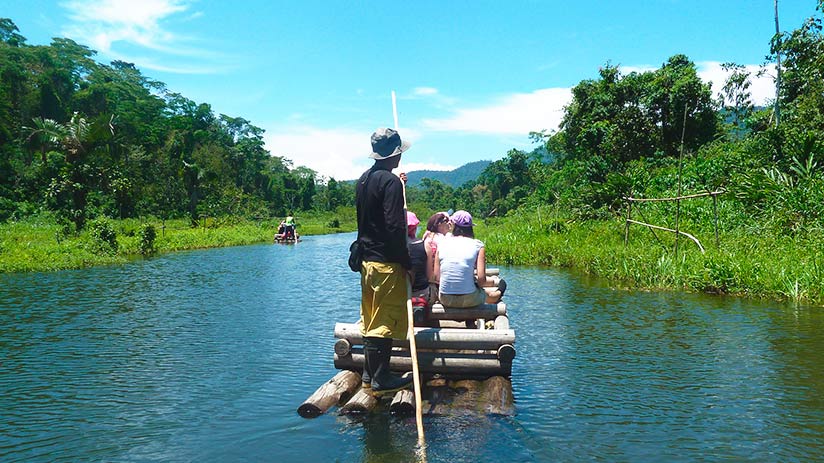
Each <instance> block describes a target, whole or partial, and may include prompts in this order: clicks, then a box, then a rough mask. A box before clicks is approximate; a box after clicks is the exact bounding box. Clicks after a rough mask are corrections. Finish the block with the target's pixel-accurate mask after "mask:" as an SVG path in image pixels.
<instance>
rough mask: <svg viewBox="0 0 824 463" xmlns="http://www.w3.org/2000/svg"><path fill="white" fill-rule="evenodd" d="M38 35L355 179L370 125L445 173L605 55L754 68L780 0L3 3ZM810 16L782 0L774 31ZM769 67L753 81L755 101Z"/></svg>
mask: <svg viewBox="0 0 824 463" xmlns="http://www.w3.org/2000/svg"><path fill="white" fill-rule="evenodd" d="M0 6H2V8H0V16H6V17H10V18H11V19H12V20H13V21H14V22H15V23H16V24H17V25H18V27H19V28H20V32H21V34H22V35H23V36H25V37H26V38H27V39H28V41H29V43H30V44H47V43H49V41H50V38H51V37H56V36H62V37H69V38H71V39H74V40H75V41H77V42H79V43H82V44H85V45H88V46H90V47H91V48H93V49H95V50H97V51H98V55H97V58H98V60H99V61H102V62H109V61H111V60H113V59H121V60H124V61H129V62H133V63H135V64H136V65H137V66H138V67H139V68H140V69H141V70H142V71H143V73H144V74H145V75H147V76H149V77H151V78H153V79H156V80H159V81H162V82H165V83H166V84H167V87H168V88H169V89H170V90H172V91H175V92H178V93H181V94H183V95H185V96H186V97H188V98H190V99H192V100H195V101H196V102H198V103H200V102H205V103H209V104H211V105H212V108H213V110H214V111H215V112H217V113H223V114H228V115H230V116H241V117H244V118H246V119H248V120H250V121H251V122H252V123H253V124H254V125H257V126H259V127H262V128H264V129H266V135H265V138H266V143H267V147H268V148H269V150H270V151H271V152H272V154H275V155H279V156H285V157H287V158H289V159H292V160H293V161H294V163H295V165H304V166H307V167H310V168H312V169H314V170H316V171H318V172H319V173H320V174H321V175H324V176H327V177H328V176H332V177H335V178H336V179H339V180H340V179H351V178H355V177H357V176H358V175H359V174H360V172H362V171H363V170H364V169H366V168H367V167H368V166H369V165H370V164H371V161H370V160H369V159H368V158H367V155H368V153H369V152H370V151H371V149H370V145H369V135H370V134H371V133H372V131H373V130H374V129H375V128H377V127H380V126H392V125H393V117H392V100H391V91H392V90H394V91H395V92H396V93H397V97H398V113H399V125H400V133H401V136H402V137H404V138H406V139H409V140H410V141H411V142H412V144H413V147H412V148H411V149H410V150H409V151H408V153H407V154H405V155H404V159H403V165H402V170H415V169H420V168H435V169H451V168H454V167H458V166H460V165H463V164H465V163H467V162H471V161H476V160H479V159H488V160H494V159H499V158H501V157H503V156H504V155H505V154H506V152H507V151H508V150H509V149H512V148H519V149H531V148H532V147H533V145H531V143H530V141H529V138H528V133H529V132H530V131H532V130H536V131H538V130H542V129H546V130H552V129H555V128H557V125H558V122H559V121H560V118H561V116H562V108H563V105H564V104H566V103H567V102H568V101H569V89H570V88H571V87H573V86H574V85H576V84H577V83H578V82H579V81H581V80H583V79H589V78H595V77H597V72H598V68H599V66H602V65H603V64H604V63H606V62H607V61H610V62H612V63H613V64H618V65H620V66H621V68H622V69H623V70H624V71H625V72H629V71H631V70H646V69H654V68H656V67H658V66H660V65H661V63H663V62H664V61H665V60H666V59H667V58H668V57H669V56H671V55H673V54H676V53H684V54H686V55H687V56H688V57H689V58H690V59H691V60H693V61H694V62H695V63H696V64H697V65H698V68H699V71H700V73H701V75H702V77H704V78H705V79H707V80H711V81H713V82H716V83H715V85H714V86H713V88H714V89H715V90H717V89H719V88H720V86H721V85H722V82H723V77H724V76H723V71H722V70H721V68H720V64H721V63H724V62H730V61H731V62H736V63H739V64H744V65H748V66H750V67H751V68H752V69H756V68H757V67H758V66H759V65H760V64H762V62H763V61H764V57H765V55H766V54H767V53H768V51H769V47H768V44H769V39H770V37H771V35H772V34H773V32H774V29H775V25H774V19H773V0H715V1H705V0H657V1H656V0H625V1H607V0H603V1H595V0H577V1H563V2H561V1H550V0H546V1H496V2H491V1H471V2H470V1H425V0H419V1H413V2H390V1H383V2H368V1H362V2H343V1H332V0H328V1H300V2H285V1H283V2H281V1H263V0H261V1H257V0H256V1H243V0H239V1H235V2H227V1H206V0H94V1H88V0H58V1H47V0H0ZM814 13H815V1H814V0H780V1H779V16H780V20H781V28H782V30H790V29H794V28H797V27H798V26H800V25H801V23H802V22H803V20H804V19H805V18H807V17H809V16H812V15H813V14H814ZM771 86H772V81H771V78H769V77H766V78H763V79H760V80H758V81H756V82H754V85H753V94H754V99H755V100H756V102H758V103H762V104H763V103H765V102H766V101H767V100H768V99H769V98H770V95H771V93H772V92H773V90H772V88H771Z"/></svg>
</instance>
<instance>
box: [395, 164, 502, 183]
mask: <svg viewBox="0 0 824 463" xmlns="http://www.w3.org/2000/svg"><path fill="white" fill-rule="evenodd" d="M491 163H492V161H475V162H470V163H469V164H464V165H462V166H461V167H458V168H457V169H455V170H414V171H412V172H407V173H406V175H407V177H408V180H407V181H408V182H409V185H411V186H417V185H420V183H421V180H422V179H424V178H428V179H431V180H437V181H439V182H441V183H444V184H446V185H450V186H452V187H453V188H456V187H459V186H461V185H463V184H464V183H466V182H468V181H470V180H475V179H477V178H478V176H479V175H481V172H483V170H484V169H486V166H488V165H489V164H491Z"/></svg>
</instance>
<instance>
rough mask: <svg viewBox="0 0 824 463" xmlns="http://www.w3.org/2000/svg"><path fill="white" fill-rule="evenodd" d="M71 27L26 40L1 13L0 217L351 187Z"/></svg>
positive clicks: (299, 201)
mask: <svg viewBox="0 0 824 463" xmlns="http://www.w3.org/2000/svg"><path fill="white" fill-rule="evenodd" d="M94 56H95V51H93V50H91V49H89V48H87V47H85V46H83V45H80V44H78V43H76V42H74V41H72V40H70V39H65V38H55V39H53V41H52V42H51V44H49V45H47V46H39V45H29V44H27V43H26V39H25V37H23V36H22V35H20V33H19V30H18V28H17V26H16V25H15V24H14V23H13V22H12V21H11V20H10V19H6V18H0V221H5V220H8V219H10V218H11V219H20V218H24V217H27V216H31V215H36V214H38V213H41V212H44V211H45V212H48V213H51V214H53V215H54V216H56V217H57V219H58V221H59V222H60V223H62V224H63V226H64V228H65V229H66V230H68V231H69V232H71V233H78V232H79V231H81V230H82V229H83V228H84V227H85V226H86V222H87V220H89V219H94V218H96V217H103V216H105V217H110V218H117V219H126V218H133V217H146V216H155V217H160V218H180V217H186V218H188V219H189V220H190V221H191V223H192V225H195V224H197V223H198V222H199V221H200V220H201V219H202V218H203V217H206V216H208V217H216V216H228V215H237V216H245V217H269V216H271V215H284V214H286V213H289V212H294V211H303V210H309V209H313V208H318V209H321V210H334V208H335V207H337V206H338V205H340V204H346V203H349V202H351V196H352V195H351V191H349V190H351V188H349V187H348V186H347V185H346V184H340V183H338V182H336V181H334V179H330V180H328V181H325V182H322V181H321V179H319V178H318V175H317V174H316V172H314V171H312V170H310V169H307V168H305V167H294V166H293V165H292V163H291V161H290V160H288V159H286V158H285V157H280V156H271V155H270V153H269V152H268V151H267V150H266V149H265V148H264V144H263V130H262V129H261V128H259V127H256V126H254V125H252V123H251V122H250V121H248V120H246V119H244V118H242V117H232V116H227V115H223V114H215V113H214V111H212V108H211V107H210V106H209V105H208V104H206V103H196V102H194V101H192V100H189V99H188V98H186V97H184V96H183V95H180V94H178V93H175V92H172V91H170V90H169V89H167V88H166V86H165V85H164V84H163V83H162V82H158V81H155V80H152V79H150V78H148V77H146V76H144V75H143V74H142V73H141V72H140V70H139V69H137V68H136V67H135V66H134V65H133V64H131V63H126V62H123V61H113V62H111V63H110V64H100V63H97V62H96V61H95V60H94Z"/></svg>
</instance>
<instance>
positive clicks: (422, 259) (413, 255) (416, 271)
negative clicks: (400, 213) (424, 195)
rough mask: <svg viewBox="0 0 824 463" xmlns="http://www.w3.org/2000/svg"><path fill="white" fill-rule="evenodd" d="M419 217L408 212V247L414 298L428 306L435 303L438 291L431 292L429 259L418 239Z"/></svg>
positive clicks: (421, 241)
mask: <svg viewBox="0 0 824 463" xmlns="http://www.w3.org/2000/svg"><path fill="white" fill-rule="evenodd" d="M418 224H420V221H419V220H418V216H417V215H415V213H414V212H411V211H406V226H407V237H406V247H407V248H408V249H409V259H410V260H411V262H412V297H413V298H415V297H420V298H423V299H424V300H425V301H426V305H427V306H431V305H432V303H434V302H435V297H436V296H437V291H435V292H433V291H431V290H430V287H429V286H430V285H429V273H431V272H427V264H428V263H429V259H428V257H427V252H426V250H425V249H424V242H423V240H422V239H420V238H418V237H417V234H418Z"/></svg>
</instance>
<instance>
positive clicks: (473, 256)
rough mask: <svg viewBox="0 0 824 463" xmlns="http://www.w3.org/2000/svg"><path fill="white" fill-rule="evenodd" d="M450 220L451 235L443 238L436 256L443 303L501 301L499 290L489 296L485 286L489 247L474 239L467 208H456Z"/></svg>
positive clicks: (465, 303)
mask: <svg viewBox="0 0 824 463" xmlns="http://www.w3.org/2000/svg"><path fill="white" fill-rule="evenodd" d="M450 221H451V222H452V225H453V230H452V236H451V237H448V238H444V239H442V240H440V243H439V244H438V249H437V251H436V252H435V259H434V261H435V262H434V267H435V268H434V273H435V278H436V279H437V280H438V281H439V283H440V290H439V299H440V301H441V303H442V304H443V305H444V306H446V307H461V308H466V307H475V306H478V305H481V304H483V303H484V302H486V303H496V302H498V301H499V300H500V299H501V293H500V291H494V292H492V293H490V294H489V295H487V293H486V291H484V290H483V289H482V287H483V286H484V285H486V250H485V249H484V244H483V242H481V241H480V240H476V239H475V234H474V232H473V229H472V227H473V226H474V224H473V223H472V216H471V215H469V213H468V212H466V211H457V212H455V213H454V214H452V217H450ZM476 275H477V281H476Z"/></svg>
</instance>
